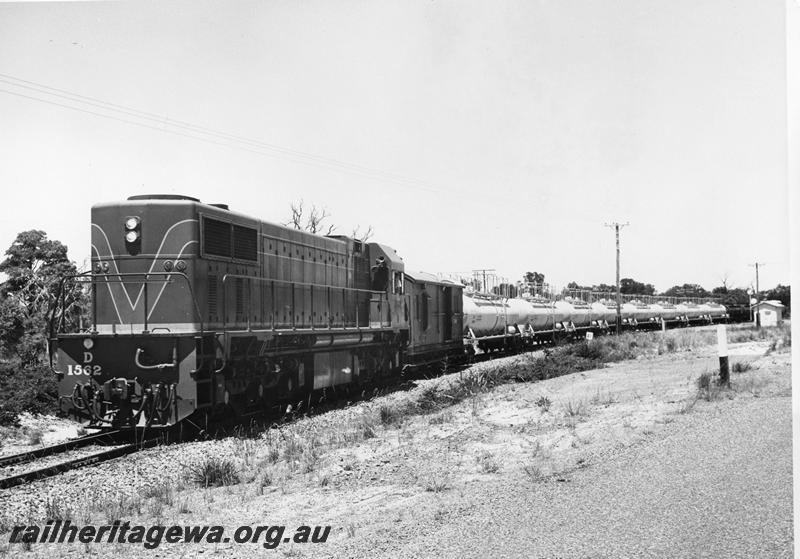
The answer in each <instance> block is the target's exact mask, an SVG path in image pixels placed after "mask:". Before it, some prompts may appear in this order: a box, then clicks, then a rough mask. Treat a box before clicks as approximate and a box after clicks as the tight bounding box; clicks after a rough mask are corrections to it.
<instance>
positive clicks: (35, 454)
mask: <svg viewBox="0 0 800 559" xmlns="http://www.w3.org/2000/svg"><path fill="white" fill-rule="evenodd" d="M120 434H122V431H104V432H101V433H92V434H91V435H86V436H83V437H79V438H77V439H69V440H66V441H61V442H58V443H56V444H52V445H48V446H43V447H41V448H37V449H34V450H29V451H27V452H20V453H19V454H11V455H9V456H0V468H5V467H8V466H14V465H16V464H24V463H25V462H31V461H33V460H36V459H38V458H44V457H46V456H52V455H53V454H60V453H62V452H67V451H68V450H72V449H75V448H81V447H84V446H89V445H92V444H102V443H106V444H114V437H117V436H119V435H120ZM109 439H111V440H110V441H109Z"/></svg>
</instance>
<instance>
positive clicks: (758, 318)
mask: <svg viewBox="0 0 800 559" xmlns="http://www.w3.org/2000/svg"><path fill="white" fill-rule="evenodd" d="M748 266H750V267H751V268H753V267H755V269H756V305H758V303H759V302H760V298H759V296H758V294H759V290H758V267H759V266H766V264H765V263H764V262H755V263H754V264H748ZM755 312H756V328H761V316H759V314H758V309H756V311H755Z"/></svg>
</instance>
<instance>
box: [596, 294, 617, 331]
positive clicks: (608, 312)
mask: <svg viewBox="0 0 800 559" xmlns="http://www.w3.org/2000/svg"><path fill="white" fill-rule="evenodd" d="M592 317H593V318H594V320H595V321H596V322H598V324H603V323H604V325H605V326H606V327H607V326H608V325H609V324H616V323H617V304H616V303H611V302H608V301H605V300H603V301H595V302H594V303H592Z"/></svg>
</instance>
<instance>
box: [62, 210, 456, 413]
mask: <svg viewBox="0 0 800 559" xmlns="http://www.w3.org/2000/svg"><path fill="white" fill-rule="evenodd" d="M91 242H92V257H91V266H92V269H91V272H90V273H88V274H87V278H86V279H87V280H88V282H89V284H90V288H91V293H92V301H93V304H92V321H91V322H92V326H91V329H90V330H89V331H85V332H79V333H59V334H57V335H55V336H53V338H52V339H51V356H53V355H54V356H55V359H54V369H55V371H56V374H57V375H58V378H59V394H60V404H61V408H62V410H63V411H64V412H66V413H68V414H71V415H73V416H77V417H79V418H82V419H84V420H87V421H89V422H91V423H92V424H95V425H99V426H113V427H116V428H126V427H134V426H150V427H166V426H172V425H175V424H177V423H179V422H180V421H182V420H185V419H190V418H191V417H192V416H210V415H214V414H217V413H220V412H225V411H227V412H230V411H233V412H234V413H237V414H246V413H248V412H251V411H255V410H259V409H263V408H264V407H265V406H269V405H275V404H280V403H282V402H289V401H290V400H291V401H297V400H298V399H300V398H303V397H305V396H306V395H310V394H311V393H313V392H315V391H321V390H327V389H337V388H342V387H346V386H358V385H361V384H364V383H366V382H367V381H371V380H373V379H375V378H379V377H382V376H387V375H391V374H392V373H393V372H395V371H397V370H398V369H400V368H401V367H402V366H417V365H422V364H425V363H430V362H434V361H439V360H442V359H447V358H448V357H449V356H458V355H463V352H464V350H463V340H462V330H463V328H462V307H461V306H462V286H461V285H459V284H455V283H453V282H448V281H440V280H439V279H437V278H436V277H435V276H432V275H429V274H423V273H411V272H408V271H406V269H405V265H404V263H403V260H402V258H400V256H398V254H397V253H396V251H395V250H393V249H392V248H390V247H388V246H385V245H382V244H379V243H369V242H362V241H360V240H358V239H353V238H349V237H344V236H332V237H322V236H319V235H313V234H310V233H306V232H303V231H298V230H295V229H290V228H287V227H283V226H280V225H275V224H272V223H267V222H264V221H259V220H256V219H253V218H252V217H249V216H246V215H244V214H241V213H238V212H234V211H231V210H230V209H229V208H228V207H227V206H225V205H223V204H204V203H201V202H200V201H199V200H197V199H194V198H189V197H184V196H172V195H154V196H132V197H130V198H129V199H128V200H127V201H124V202H120V203H112V204H99V205H95V206H94V207H93V208H92V211H91ZM190 420H191V419H190Z"/></svg>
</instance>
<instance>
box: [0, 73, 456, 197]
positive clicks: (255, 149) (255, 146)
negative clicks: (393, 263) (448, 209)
mask: <svg viewBox="0 0 800 559" xmlns="http://www.w3.org/2000/svg"><path fill="white" fill-rule="evenodd" d="M0 82H2V83H6V84H8V85H11V86H13V87H19V88H24V89H27V90H31V91H34V92H36V93H39V94H43V95H48V96H52V97H56V98H58V99H62V100H66V101H69V102H70V103H80V104H82V105H86V106H89V107H94V108H99V109H101V110H103V111H106V112H110V113H116V114H122V115H125V116H128V117H133V118H135V119H141V120H144V121H150V122H154V123H157V124H158V125H159V126H153V125H151V124H147V123H143V122H138V121H134V120H130V119H126V118H120V117H118V116H114V115H113V114H111V115H110V114H106V113H99V112H96V111H91V110H87V109H85V108H82V107H80V106H75V105H68V104H64V103H59V102H56V101H52V100H48V99H42V98H40V97H35V96H33V95H25V94H22V93H19V92H13V91H8V90H0V92H2V93H7V94H10V95H16V96H18V97H23V98H26V99H30V100H33V101H39V102H41V103H47V104H50V105H55V106H58V107H62V108H67V109H72V110H75V111H79V112H83V113H87V114H91V115H94V116H100V117H103V118H109V119H112V120H117V121H119V122H123V123H126V124H132V125H136V126H140V127H144V128H150V129H153V130H156V131H159V132H165V133H170V134H174V135H178V136H183V137H186V138H190V139H194V140H199V141H205V142H208V143H212V144H216V145H222V146H226V147H229V148H234V149H242V150H244V151H249V152H251V153H256V154H259V155H265V156H268V157H275V158H279V159H285V160H289V161H293V162H295V163H300V164H304V165H312V166H317V167H322V168H326V169H329V170H334V171H339V172H344V173H349V174H354V175H358V176H361V177H365V178H372V179H378V180H385V181H392V182H399V183H403V184H406V185H408V186H412V187H414V188H418V189H422V190H427V191H432V192H445V191H446V190H445V189H441V188H436V187H434V186H433V185H430V184H429V183H427V182H425V181H421V180H418V179H414V178H410V177H405V176H402V175H399V174H396V173H390V172H386V171H381V170H379V169H373V168H370V167H365V166H363V165H358V164H355V163H349V162H346V161H341V160H339V159H335V158H331V157H325V156H321V155H316V154H312V153H308V152H303V151H299V150H294V149H291V148H286V147H282V146H278V145H275V144H270V143H267V142H262V141H259V140H254V139H252V138H247V137H245V136H240V135H236V134H230V133H227V132H224V131H220V130H215V129H212V128H208V127H205V126H200V125H196V124H192V123H190V122H187V121H182V120H177V119H172V118H169V117H166V116H163V115H159V114H156V113H152V112H147V111H142V110H139V109H135V108H132V107H127V106H125V105H121V104H118V103H111V102H108V101H103V100H101V99H97V98H94V97H89V96H86V95H80V94H77V93H72V92H70V91H67V90H64V89H59V88H55V87H51V86H48V85H45V84H41V83H37V82H33V81H30V80H24V79H22V78H17V77H15V76H11V75H9V74H3V73H0ZM168 127H171V128H177V129H178V130H172V129H170V128H168ZM179 130H182V131H183V132H180V131H179ZM208 136H210V137H211V138H216V139H217V140H224V141H223V142H220V141H217V140H214V139H211V138H209V137H208Z"/></svg>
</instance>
